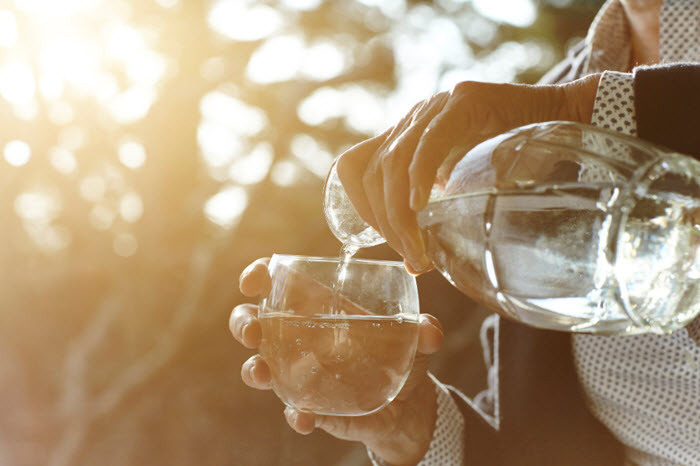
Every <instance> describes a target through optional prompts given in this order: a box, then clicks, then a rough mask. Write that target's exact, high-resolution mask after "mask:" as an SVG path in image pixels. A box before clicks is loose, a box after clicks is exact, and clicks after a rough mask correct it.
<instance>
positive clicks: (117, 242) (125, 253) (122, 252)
mask: <svg viewBox="0 0 700 466" xmlns="http://www.w3.org/2000/svg"><path fill="white" fill-rule="evenodd" d="M138 245H139V243H138V241H136V238H135V237H134V235H132V234H131V233H119V234H118V235H117V236H116V237H115V238H114V242H113V243H112V249H113V250H114V252H115V253H116V254H117V255H118V256H121V257H130V256H133V255H134V253H136V250H137V249H138Z"/></svg>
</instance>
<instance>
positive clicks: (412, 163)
mask: <svg viewBox="0 0 700 466" xmlns="http://www.w3.org/2000/svg"><path fill="white" fill-rule="evenodd" d="M599 80H600V75H599V74H598V75H590V76H587V77H585V78H582V79H579V80H577V81H574V82H571V83H567V84H562V85H547V86H545V85H538V86H530V85H523V84H493V83H479V82H463V83H460V84H458V85H456V86H455V87H454V88H453V89H452V90H451V91H450V92H442V93H440V94H436V95H435V96H433V97H431V98H429V99H427V100H425V101H423V102H420V103H418V104H417V105H416V106H415V107H413V109H411V111H410V112H408V114H406V116H405V117H404V118H403V119H402V120H401V121H399V122H398V123H397V124H396V125H395V126H393V127H391V128H389V129H388V130H387V131H386V132H384V133H383V134H381V135H379V136H376V137H374V138H372V139H369V140H367V141H364V142H362V143H360V144H358V145H356V146H354V147H352V148H351V149H349V150H348V151H346V152H345V153H343V154H342V155H341V156H340V157H339V159H338V165H337V169H338V176H339V178H340V181H341V182H342V183H343V187H344V188H345V191H346V192H347V194H348V196H349V198H350V200H351V201H352V203H353V205H354V206H355V208H356V210H357V212H358V213H359V214H360V216H361V217H362V218H363V219H364V220H365V221H366V222H367V223H369V224H370V225H372V227H374V228H375V229H376V230H377V231H378V232H380V233H381V235H382V236H383V237H384V238H385V239H386V240H387V243H388V244H389V246H391V247H392V248H394V249H395V250H396V251H397V252H398V253H399V254H401V255H402V256H403V257H404V259H405V262H406V265H407V269H408V270H409V271H411V272H413V273H417V272H422V271H425V270H428V269H429V268H430V266H431V263H430V259H429V258H428V257H427V256H426V253H425V244H424V242H423V238H422V236H421V234H420V230H419V228H418V222H417V219H416V212H418V211H420V210H421V209H423V208H424V207H425V206H426V204H427V203H428V197H429V195H430V191H431V188H432V186H433V184H434V183H435V181H436V178H437V182H438V183H444V181H445V180H446V179H447V178H448V177H449V173H450V171H451V169H452V167H454V165H455V164H456V163H457V161H459V159H461V157H462V156H463V155H464V154H465V153H466V152H467V151H469V150H470V149H471V148H472V147H474V146H475V145H477V144H479V143H480V142H483V141H485V140H486V139H488V138H491V137H493V136H496V135H498V134H501V133H503V132H505V131H508V130H511V129H513V128H516V127H518V126H522V125H525V124H530V123H536V122H543V121H552V120H567V121H578V122H584V123H588V122H590V118H591V114H592V111H593V102H594V100H595V92H596V90H597V86H598V81H599Z"/></svg>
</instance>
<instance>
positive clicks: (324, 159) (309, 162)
mask: <svg viewBox="0 0 700 466" xmlns="http://www.w3.org/2000/svg"><path fill="white" fill-rule="evenodd" d="M290 146H291V150H292V154H293V155H294V157H296V158H297V159H298V160H299V162H301V164H302V165H303V166H304V167H305V168H306V169H307V170H309V171H310V172H311V173H313V174H314V175H316V176H318V177H319V178H321V179H325V178H326V176H327V175H328V171H329V170H330V168H331V164H332V163H333V154H331V153H330V152H329V151H327V150H326V149H324V148H323V147H321V145H320V144H319V143H318V142H317V141H316V140H315V139H314V138H312V137H311V136H309V135H308V134H297V135H296V136H294V138H293V139H292V142H291V144H290Z"/></svg>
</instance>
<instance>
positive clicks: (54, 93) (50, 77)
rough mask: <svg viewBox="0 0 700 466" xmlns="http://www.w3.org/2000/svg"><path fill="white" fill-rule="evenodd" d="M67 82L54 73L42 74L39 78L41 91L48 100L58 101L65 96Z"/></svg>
mask: <svg viewBox="0 0 700 466" xmlns="http://www.w3.org/2000/svg"><path fill="white" fill-rule="evenodd" d="M64 88H65V82H64V81H63V79H62V78H60V77H59V76H57V75H55V74H53V73H42V74H41V76H39V91H40V92H41V95H43V96H44V97H45V98H46V99H47V100H57V99H59V98H60V97H61V95H62V94H63V90H64Z"/></svg>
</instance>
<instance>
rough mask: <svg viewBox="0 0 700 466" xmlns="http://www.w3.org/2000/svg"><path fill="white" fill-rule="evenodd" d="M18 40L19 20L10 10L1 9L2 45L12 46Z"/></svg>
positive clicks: (0, 44)
mask: <svg viewBox="0 0 700 466" xmlns="http://www.w3.org/2000/svg"><path fill="white" fill-rule="evenodd" d="M15 42H17V20H16V19H15V15H14V14H12V12H11V11H8V10H0V46H2V47H11V46H12V45H14V44H15Z"/></svg>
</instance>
